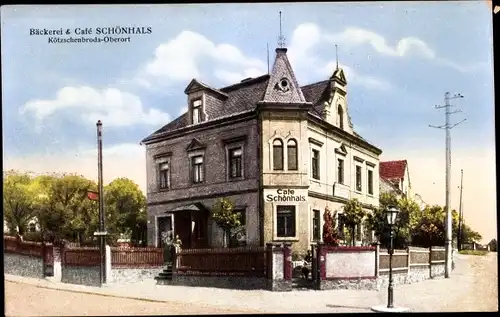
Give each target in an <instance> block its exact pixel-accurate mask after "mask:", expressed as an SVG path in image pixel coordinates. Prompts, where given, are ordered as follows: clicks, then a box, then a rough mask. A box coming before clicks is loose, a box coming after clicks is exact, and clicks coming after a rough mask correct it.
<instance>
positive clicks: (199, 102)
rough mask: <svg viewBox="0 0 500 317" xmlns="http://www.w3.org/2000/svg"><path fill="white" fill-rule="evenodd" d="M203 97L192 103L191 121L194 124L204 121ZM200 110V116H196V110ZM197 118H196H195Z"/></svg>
mask: <svg viewBox="0 0 500 317" xmlns="http://www.w3.org/2000/svg"><path fill="white" fill-rule="evenodd" d="M203 104H204V103H203V98H200V99H195V100H193V102H192V105H191V121H192V123H193V124H198V123H201V122H203V115H202V114H203ZM195 109H196V110H198V116H195V111H194V110H195ZM195 118H196V120H195Z"/></svg>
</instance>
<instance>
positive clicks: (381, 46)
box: [325, 27, 436, 59]
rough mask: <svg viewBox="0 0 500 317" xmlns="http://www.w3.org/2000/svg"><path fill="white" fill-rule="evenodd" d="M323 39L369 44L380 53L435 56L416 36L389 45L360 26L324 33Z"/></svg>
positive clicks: (349, 43)
mask: <svg viewBox="0 0 500 317" xmlns="http://www.w3.org/2000/svg"><path fill="white" fill-rule="evenodd" d="M325 39H327V40H328V41H329V42H331V43H338V44H342V45H347V46H359V45H363V44H369V45H371V46H372V47H373V49H374V50H375V51H377V52H379V53H381V54H385V55H390V56H399V57H404V56H408V55H413V54H414V55H417V56H421V57H424V58H428V59H433V58H434V57H436V53H435V52H434V51H433V50H432V49H431V48H430V47H429V46H428V45H427V44H426V43H425V42H424V41H422V40H420V39H418V38H416V37H404V38H402V39H400V40H399V41H398V43H397V44H396V45H395V46H394V47H391V46H390V45H388V44H387V43H386V40H385V38H384V37H383V36H381V35H379V34H377V33H375V32H372V31H368V30H365V29H361V28H354V27H349V28H346V29H345V30H344V31H343V32H341V33H337V34H331V35H329V34H326V35H325Z"/></svg>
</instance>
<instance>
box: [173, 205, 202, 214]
mask: <svg viewBox="0 0 500 317" xmlns="http://www.w3.org/2000/svg"><path fill="white" fill-rule="evenodd" d="M205 210H206V208H205V206H203V204H201V203H197V204H190V205H185V206H179V207H176V208H174V209H172V210H170V211H169V212H179V211H205Z"/></svg>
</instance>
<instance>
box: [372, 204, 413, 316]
mask: <svg viewBox="0 0 500 317" xmlns="http://www.w3.org/2000/svg"><path fill="white" fill-rule="evenodd" d="M398 214H399V210H398V209H397V208H395V207H389V208H387V210H386V211H385V215H386V217H387V224H388V225H389V233H390V236H389V239H390V240H389V248H387V253H389V286H388V288H387V306H375V307H372V310H373V311H375V312H379V313H382V312H386V313H387V312H389V313H391V312H393V313H399V312H405V311H407V310H408V309H407V308H404V307H394V285H393V280H392V255H393V254H394V232H393V230H392V228H393V226H394V224H395V223H396V218H397V217H398Z"/></svg>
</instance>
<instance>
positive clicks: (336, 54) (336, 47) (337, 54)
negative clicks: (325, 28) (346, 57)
mask: <svg viewBox="0 0 500 317" xmlns="http://www.w3.org/2000/svg"><path fill="white" fill-rule="evenodd" d="M338 49H339V47H338V45H337V44H335V58H336V59H337V68H336V70H338V69H339V51H338Z"/></svg>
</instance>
